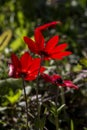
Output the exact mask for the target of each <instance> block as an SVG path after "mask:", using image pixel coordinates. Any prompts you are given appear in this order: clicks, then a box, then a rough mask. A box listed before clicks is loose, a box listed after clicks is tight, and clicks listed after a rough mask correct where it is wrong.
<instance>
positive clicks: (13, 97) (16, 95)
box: [5, 89, 21, 105]
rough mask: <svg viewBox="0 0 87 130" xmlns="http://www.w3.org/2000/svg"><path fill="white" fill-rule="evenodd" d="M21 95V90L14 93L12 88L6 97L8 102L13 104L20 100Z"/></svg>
mask: <svg viewBox="0 0 87 130" xmlns="http://www.w3.org/2000/svg"><path fill="white" fill-rule="evenodd" d="M20 96H21V90H18V91H17V92H16V93H14V92H13V91H12V89H10V90H9V93H8V95H6V96H5V98H6V99H7V100H8V103H10V104H11V105H13V104H15V103H16V102H17V101H18V99H19V98H20ZM6 104H7V103H6Z"/></svg>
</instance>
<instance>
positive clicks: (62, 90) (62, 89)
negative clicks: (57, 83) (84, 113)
mask: <svg viewBox="0 0 87 130" xmlns="http://www.w3.org/2000/svg"><path fill="white" fill-rule="evenodd" d="M60 90H61V101H62V104H61V105H63V104H66V103H65V96H64V88H63V87H61V88H60ZM64 115H65V116H66V110H65V107H64Z"/></svg>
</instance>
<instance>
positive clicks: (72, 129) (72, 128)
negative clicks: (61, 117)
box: [70, 120, 74, 130]
mask: <svg viewBox="0 0 87 130" xmlns="http://www.w3.org/2000/svg"><path fill="white" fill-rule="evenodd" d="M70 126H71V130H74V123H73V120H71V123H70Z"/></svg>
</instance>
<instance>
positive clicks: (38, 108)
mask: <svg viewBox="0 0 87 130" xmlns="http://www.w3.org/2000/svg"><path fill="white" fill-rule="evenodd" d="M42 62H43V56H41V61H40V67H39V69H38V74H37V81H36V82H37V88H36V100H37V112H38V113H37V116H38V119H39V118H40V105H39V99H38V93H39V92H38V91H39V74H40V69H41V66H42Z"/></svg>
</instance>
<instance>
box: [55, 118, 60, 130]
mask: <svg viewBox="0 0 87 130" xmlns="http://www.w3.org/2000/svg"><path fill="white" fill-rule="evenodd" d="M55 125H56V130H60V129H59V121H58V116H55Z"/></svg>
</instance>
